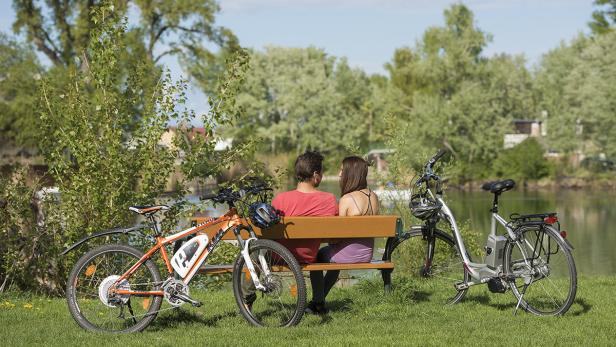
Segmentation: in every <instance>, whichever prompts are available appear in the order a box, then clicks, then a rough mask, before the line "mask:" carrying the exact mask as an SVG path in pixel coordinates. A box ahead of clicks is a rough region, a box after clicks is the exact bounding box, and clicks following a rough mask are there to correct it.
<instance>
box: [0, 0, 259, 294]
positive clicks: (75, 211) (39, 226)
mask: <svg viewBox="0 0 616 347" xmlns="http://www.w3.org/2000/svg"><path fill="white" fill-rule="evenodd" d="M111 4H112V2H111V1H103V2H101V3H100V4H97V5H96V6H94V7H93V9H92V21H93V23H94V25H93V27H92V29H91V32H90V42H89V43H88V47H89V49H90V54H89V57H88V58H87V59H85V60H84V61H83V66H85V67H86V68H78V67H77V66H74V65H71V66H68V67H67V68H66V71H67V76H66V81H64V82H62V83H57V82H56V81H55V80H54V79H53V77H52V76H51V75H47V76H44V78H43V80H42V86H41V90H40V93H41V103H42V106H41V107H40V108H39V109H42V110H43V113H42V115H41V119H42V122H41V124H42V125H43V127H42V128H41V129H40V131H39V132H40V134H41V141H42V143H43V146H42V148H43V154H44V156H45V159H46V162H47V163H48V164H49V172H48V173H49V175H50V176H51V177H52V178H53V179H54V181H55V183H56V185H57V186H58V188H59V190H60V199H59V201H57V202H55V203H53V202H52V201H48V200H46V201H44V203H43V204H44V207H45V208H44V211H45V217H44V219H43V220H42V223H39V221H38V220H35V219H33V218H35V217H37V216H36V213H33V212H29V210H28V209H29V205H30V204H31V202H32V199H33V197H34V194H33V191H35V190H36V189H32V188H30V187H28V186H27V185H26V180H25V174H19V173H18V174H17V175H15V176H14V178H11V179H9V180H5V179H4V178H3V179H0V188H2V191H0V199H6V200H7V201H8V204H7V205H9V206H11V208H9V209H7V211H5V212H3V213H2V214H1V215H0V217H1V218H0V233H1V234H2V235H3V240H4V241H6V242H3V245H2V247H0V250H2V252H3V255H2V257H0V262H1V263H0V268H1V269H0V275H2V276H3V277H4V278H3V279H0V282H1V281H5V280H6V279H7V278H10V279H11V280H12V281H13V283H14V284H16V285H17V286H18V287H19V288H20V289H35V290H42V291H45V292H50V293H61V292H62V290H63V285H62V284H63V283H64V281H65V280H66V275H67V270H68V268H69V266H70V264H71V263H74V261H75V258H74V257H75V256H76V255H77V254H69V257H68V258H67V257H62V256H60V252H61V251H62V250H63V249H64V248H65V247H66V246H67V245H70V244H72V243H74V242H75V241H76V240H78V239H80V238H82V237H84V236H86V235H88V234H90V233H92V232H94V231H97V230H100V229H105V228H111V227H117V226H121V225H127V224H128V225H130V224H133V223H134V218H135V216H134V215H133V214H131V213H130V212H129V211H128V206H130V205H132V204H152V203H155V202H156V199H160V196H161V194H162V193H163V192H164V191H165V186H166V183H167V180H168V177H169V174H170V173H171V171H172V170H176V169H179V170H181V172H182V174H183V176H184V177H185V179H186V180H192V179H204V178H206V177H208V176H211V175H216V174H217V173H218V172H220V170H221V169H223V168H224V167H226V166H228V165H232V164H233V163H234V162H236V161H237V160H239V159H242V158H244V156H245V155H250V154H251V153H250V152H248V150H249V149H250V148H248V147H246V146H239V147H234V148H232V149H230V150H228V151H225V152H222V153H217V152H215V151H214V147H215V144H216V142H217V139H218V137H217V136H215V134H214V128H215V127H216V126H224V125H226V124H227V123H228V122H230V121H231V120H232V119H234V118H235V117H236V116H237V111H238V109H237V108H236V105H235V95H236V93H237V90H238V88H239V86H240V85H241V83H242V79H243V76H244V75H245V70H246V66H247V55H246V54H245V53H242V52H241V51H240V52H238V55H237V59H234V60H232V61H229V64H228V65H227V66H228V69H226V70H225V74H224V75H222V76H221V77H220V78H221V83H220V89H219V90H218V92H217V93H216V94H215V95H213V96H212V97H211V98H210V111H209V113H208V114H207V115H205V116H204V117H203V119H202V121H203V123H204V124H205V136H203V137H196V138H193V137H192V136H191V135H192V132H191V128H190V124H191V122H193V121H194V120H195V117H196V116H195V114H194V113H193V112H191V111H188V110H184V109H183V108H184V107H183V105H184V103H185V91H186V85H185V83H184V82H182V81H179V82H175V83H174V82H171V80H170V77H169V75H168V74H163V77H162V78H161V79H159V80H158V81H157V83H155V84H152V83H151V76H150V75H149V74H150V72H151V71H152V64H153V62H152V61H148V60H144V61H138V62H135V61H129V62H124V64H128V63H131V64H134V65H130V66H126V65H123V64H121V63H120V61H121V59H122V58H123V54H124V52H125V49H126V47H125V46H124V44H126V42H127V41H126V40H125V35H127V32H126V22H125V19H123V18H122V17H121V14H122V12H121V11H118V12H116V11H115V9H116V7H114V6H112V5H111ZM127 67H128V68H130V71H132V73H131V74H130V75H128V76H126V75H125V73H124V72H125V70H124V69H125V68H127ZM135 109H140V116H139V117H135V115H134V112H135ZM170 120H175V121H176V122H177V123H178V124H179V126H178V133H177V134H176V136H175V137H174V141H173V146H161V145H160V144H159V141H160V138H161V135H162V134H163V133H164V132H165V131H166V128H167V124H168V123H169V121H170ZM249 145H250V143H249ZM178 163H179V164H180V165H179V168H178V165H177V164H178ZM178 184H179V191H178V192H177V195H176V196H175V197H174V199H178V198H179V197H180V196H183V194H184V193H185V191H186V189H185V188H184V187H185V181H180V182H178ZM181 205H182V204H181V203H179V204H175V205H174V206H173V207H172V209H171V211H168V212H167V213H166V214H165V222H166V223H167V224H171V225H173V226H175V224H174V222H175V221H176V218H177V215H178V213H179V212H180V210H181V207H182V206H181ZM94 242H96V241H94ZM24 247H27V248H24ZM24 249H27V251H24ZM13 264H18V266H12V265H13Z"/></svg>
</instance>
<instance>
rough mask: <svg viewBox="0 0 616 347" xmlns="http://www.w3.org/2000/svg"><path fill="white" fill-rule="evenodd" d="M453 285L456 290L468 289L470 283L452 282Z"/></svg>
mask: <svg viewBox="0 0 616 347" xmlns="http://www.w3.org/2000/svg"><path fill="white" fill-rule="evenodd" d="M453 286H454V287H455V288H456V290H457V291H461V290H466V289H468V288H469V287H470V285H469V284H468V283H466V282H461V281H460V282H456V283H454V285H453Z"/></svg>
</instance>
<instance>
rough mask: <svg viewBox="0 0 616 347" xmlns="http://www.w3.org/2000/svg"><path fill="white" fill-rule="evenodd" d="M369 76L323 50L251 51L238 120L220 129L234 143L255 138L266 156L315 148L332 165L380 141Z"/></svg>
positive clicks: (241, 94) (294, 153) (377, 106)
mask: <svg viewBox="0 0 616 347" xmlns="http://www.w3.org/2000/svg"><path fill="white" fill-rule="evenodd" d="M370 81H371V78H370V77H368V76H367V75H366V74H365V73H364V72H362V71H361V70H359V69H353V68H351V67H350V66H349V65H348V63H347V62H346V60H345V59H336V58H335V57H332V56H328V55H327V54H326V53H325V52H324V51H323V50H320V49H317V48H313V47H309V48H283V47H267V48H266V49H265V50H264V51H263V52H260V51H253V52H252V54H251V68H250V71H249V74H248V76H247V78H246V82H245V83H244V86H243V87H242V90H241V93H240V94H239V96H238V100H237V102H238V105H239V106H240V107H241V108H242V109H243V115H242V117H241V118H240V119H239V120H238V121H237V122H236V123H235V124H234V125H233V126H231V127H227V128H226V129H225V130H224V131H225V132H226V134H227V135H228V136H230V137H233V138H234V141H240V142H241V141H242V139H244V138H250V137H251V136H254V135H257V136H259V137H261V138H262V139H263V140H264V148H263V149H264V151H265V152H267V153H293V155H296V154H298V153H299V152H302V151H304V150H306V149H317V150H320V151H322V152H324V154H326V157H327V159H328V164H330V165H328V167H330V168H331V167H336V168H337V166H338V164H339V159H340V157H341V156H343V155H344V154H345V153H347V150H346V148H347V147H351V146H359V147H361V148H364V149H365V148H366V147H367V146H368V145H369V142H370V139H371V138H372V139H376V138H378V136H377V134H376V132H378V131H380V130H379V129H382V128H383V127H382V126H381V125H379V119H378V114H377V113H378V112H379V108H380V107H381V106H380V105H379V102H378V100H375V99H374V98H372V93H373V88H372V86H371V84H370Z"/></svg>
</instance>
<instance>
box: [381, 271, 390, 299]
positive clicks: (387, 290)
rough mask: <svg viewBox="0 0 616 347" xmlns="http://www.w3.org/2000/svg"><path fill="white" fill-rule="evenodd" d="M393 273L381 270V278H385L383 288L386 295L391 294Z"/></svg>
mask: <svg viewBox="0 0 616 347" xmlns="http://www.w3.org/2000/svg"><path fill="white" fill-rule="evenodd" d="M391 271H392V270H381V276H382V277H383V287H384V290H385V294H387V293H391Z"/></svg>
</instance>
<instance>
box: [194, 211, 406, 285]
mask: <svg viewBox="0 0 616 347" xmlns="http://www.w3.org/2000/svg"><path fill="white" fill-rule="evenodd" d="M205 221H206V219H205V218H193V219H192V224H193V226H194V225H198V224H201V223H203V222H205ZM252 227H253V229H254V231H255V233H256V234H257V237H258V238H260V239H271V240H280V239H316V238H318V239H321V240H322V242H323V243H326V242H328V241H329V240H335V239H348V238H387V239H388V242H387V244H388V245H389V244H390V241H393V240H396V239H397V237H398V236H400V235H401V234H402V231H403V230H402V220H401V219H400V218H399V217H398V216H387V215H379V216H356V217H284V218H283V220H282V221H281V223H280V224H278V225H276V226H274V227H272V228H270V229H267V230H261V229H259V228H257V227H255V226H252ZM219 229H220V226H219V225H212V226H211V227H208V228H207V229H206V230H205V233H206V234H208V236H209V237H210V239H211V238H212V237H213V236H214V234H215V233H216V232H217V231H218V230H219ZM242 237H243V238H244V239H246V238H248V234H247V233H246V232H243V234H242ZM223 240H235V235H233V233H231V232H228V233H227V234H226V235H225V236H224V238H223ZM388 254H389V252H385V255H384V257H383V260H381V261H372V262H369V263H355V264H337V263H313V264H302V270H304V271H313V270H325V271H326V270H364V269H377V270H381V272H382V274H383V282H384V285H385V290H386V291H389V290H390V288H391V276H390V274H391V271H392V270H393V268H394V264H393V263H392V262H391V260H390V259H388ZM232 271H233V265H230V264H221V265H209V264H207V265H204V266H203V267H202V268H201V272H203V273H207V274H222V273H228V272H232Z"/></svg>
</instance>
